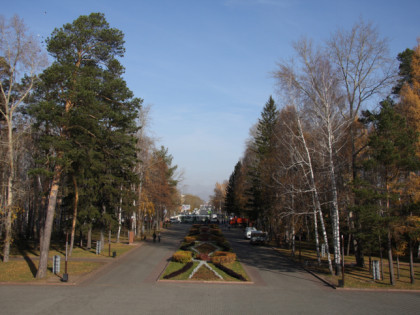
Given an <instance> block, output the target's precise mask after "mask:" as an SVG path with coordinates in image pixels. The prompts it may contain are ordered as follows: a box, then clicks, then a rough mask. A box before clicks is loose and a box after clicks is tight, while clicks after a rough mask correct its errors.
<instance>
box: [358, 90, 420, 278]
mask: <svg viewBox="0 0 420 315" xmlns="http://www.w3.org/2000/svg"><path fill="white" fill-rule="evenodd" d="M380 105H381V107H380V111H379V112H376V113H371V112H369V111H366V112H364V113H363V115H364V121H365V122H368V123H371V124H372V127H373V131H372V133H371V134H370V135H369V140H368V146H369V156H368V159H367V160H366V161H365V163H364V165H365V168H366V169H367V170H369V171H370V172H374V174H375V176H373V177H372V178H373V180H374V181H373V182H372V183H371V184H372V187H375V189H376V191H377V194H379V198H378V199H379V200H380V204H379V206H380V211H381V214H382V216H383V217H384V218H385V224H386V225H385V226H386V230H387V245H388V260H389V269H390V283H391V284H392V285H393V284H394V283H395V280H394V273H393V262H392V261H393V258H392V231H391V229H392V226H393V224H394V221H395V219H396V217H397V216H398V210H399V206H398V204H399V200H400V187H401V186H402V185H404V181H403V178H404V177H406V175H407V174H408V172H410V171H413V170H418V169H419V161H418V159H417V157H416V151H415V144H416V142H417V134H416V133H415V132H414V130H413V129H412V128H410V127H409V126H408V125H407V123H406V121H405V119H404V118H403V117H402V116H400V115H399V114H398V113H397V112H396V111H395V104H394V102H393V101H392V99H390V98H388V99H386V100H384V101H383V102H381V104H380Z"/></svg>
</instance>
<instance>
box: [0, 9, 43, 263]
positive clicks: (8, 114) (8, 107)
mask: <svg viewBox="0 0 420 315" xmlns="http://www.w3.org/2000/svg"><path fill="white" fill-rule="evenodd" d="M0 36H1V37H0V92H1V95H0V115H1V118H2V119H4V123H5V125H6V130H7V137H6V139H7V140H6V144H5V146H4V147H5V151H7V156H6V164H7V168H6V169H7V184H6V186H7V197H6V198H5V199H6V207H5V210H6V213H5V217H6V222H5V223H6V224H5V226H6V229H5V234H6V236H5V243H4V247H3V261H4V262H7V261H9V252H10V243H11V237H12V214H13V207H14V206H16V205H15V198H14V197H15V181H16V178H15V173H16V166H15V162H16V161H15V160H16V153H15V149H16V142H15V133H14V129H15V125H14V121H15V115H16V113H17V110H18V108H19V106H21V105H22V104H23V103H24V102H25V100H26V99H27V97H28V95H29V93H30V92H31V90H32V88H33V86H34V81H35V79H36V73H37V71H39V70H40V69H41V68H42V67H44V66H46V64H47V58H46V55H45V53H43V52H42V51H41V48H40V45H39V43H38V40H37V39H36V38H35V37H34V36H32V35H29V33H28V30H27V28H26V27H25V25H24V23H23V20H22V19H20V18H19V17H18V16H17V15H15V16H13V17H12V18H11V19H10V20H9V21H8V22H7V21H6V20H5V18H4V17H3V16H0Z"/></svg>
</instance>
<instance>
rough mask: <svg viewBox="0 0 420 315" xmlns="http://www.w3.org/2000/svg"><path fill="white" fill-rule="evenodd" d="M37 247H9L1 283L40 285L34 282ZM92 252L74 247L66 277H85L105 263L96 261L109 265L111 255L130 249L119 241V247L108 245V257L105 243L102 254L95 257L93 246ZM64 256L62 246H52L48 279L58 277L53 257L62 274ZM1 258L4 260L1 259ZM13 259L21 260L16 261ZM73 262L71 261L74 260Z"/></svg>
mask: <svg viewBox="0 0 420 315" xmlns="http://www.w3.org/2000/svg"><path fill="white" fill-rule="evenodd" d="M37 246H38V244H34V243H29V242H27V243H24V244H22V243H20V244H12V247H11V251H10V258H11V260H10V261H9V262H7V263H4V262H0V282H29V281H43V280H37V279H35V275H36V272H37V269H38V259H39V250H38V249H37ZM92 246H93V247H92V248H91V249H87V248H80V247H78V246H75V247H74V248H73V253H72V256H71V257H69V259H68V265H67V272H68V274H69V277H70V278H71V277H72V276H80V275H84V274H88V273H90V272H92V271H94V270H95V269H98V268H99V267H101V266H102V265H103V264H105V263H106V261H105V262H104V261H95V260H96V259H98V258H99V259H109V261H112V259H113V257H112V255H113V252H114V251H115V252H116V255H117V257H119V256H120V255H122V254H124V253H126V252H128V251H130V250H131V249H133V246H132V245H128V242H127V240H124V238H122V239H121V241H120V243H116V242H115V241H111V256H110V255H109V244H108V241H106V242H105V246H104V249H103V250H102V252H101V254H99V255H96V246H95V243H93V244H92ZM65 254H66V247H65V244H63V243H52V244H51V247H50V251H49V257H50V259H49V262H48V270H47V277H46V278H47V279H51V278H54V277H58V276H57V275H54V274H53V273H52V257H53V256H54V255H59V256H60V257H61V264H60V275H62V274H63V273H64V270H65V267H64V265H65ZM1 258H3V257H1ZM14 258H23V259H21V260H16V259H14ZM73 259H74V260H73Z"/></svg>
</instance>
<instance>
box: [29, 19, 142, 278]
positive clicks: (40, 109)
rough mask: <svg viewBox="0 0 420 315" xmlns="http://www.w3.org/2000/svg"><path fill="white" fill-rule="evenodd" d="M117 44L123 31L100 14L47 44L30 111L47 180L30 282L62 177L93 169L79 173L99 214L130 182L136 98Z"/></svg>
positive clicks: (41, 273)
mask: <svg viewBox="0 0 420 315" xmlns="http://www.w3.org/2000/svg"><path fill="white" fill-rule="evenodd" d="M123 45H124V40H123V33H122V32H121V31H119V30H117V29H113V28H110V26H109V24H108V23H107V21H106V20H105V17H104V15H103V14H101V13H92V14H90V15H89V16H80V17H79V18H78V19H76V20H75V21H74V22H73V23H69V24H65V25H64V26H63V27H62V28H59V29H55V30H54V31H53V33H52V35H51V37H50V38H48V39H47V50H48V52H49V53H50V54H51V56H52V57H53V58H54V62H53V64H52V65H51V66H50V67H49V68H48V69H46V70H45V71H44V73H43V74H42V75H41V84H40V85H39V87H38V91H37V93H38V99H40V100H41V101H40V102H38V103H35V104H32V106H31V108H30V112H31V114H32V115H33V117H34V118H35V121H36V123H35V126H36V127H37V129H38V132H39V133H40V139H41V141H40V145H41V146H42V147H43V148H44V150H45V152H47V155H46V156H45V159H46V160H47V161H48V164H47V165H49V171H50V174H51V180H52V182H51V186H50V187H51V188H50V191H49V193H48V206H47V214H46V219H45V228H44V233H43V236H42V237H41V240H40V250H41V254H40V264H39V269H38V273H37V278H43V277H45V275H46V269H47V259H48V251H49V245H50V239H51V232H52V224H53V217H54V212H55V208H56V202H57V195H58V192H59V189H60V185H61V183H62V179H63V176H64V175H66V174H69V173H71V171H72V170H75V169H74V168H75V166H76V165H78V167H79V168H84V166H85V165H91V166H93V169H94V171H93V172H87V173H85V174H87V175H88V176H93V177H96V180H97V182H98V185H97V186H95V187H97V188H98V189H100V191H101V193H102V194H101V195H100V196H99V197H98V199H97V202H98V203H99V204H100V205H101V206H102V208H101V210H102V213H103V212H104V210H105V211H106V209H107V206H108V205H115V204H116V203H117V202H118V200H119V198H117V197H116V196H119V195H120V194H121V185H122V183H123V182H127V181H128V182H129V181H130V180H132V179H133V176H132V174H131V173H130V169H132V166H133V164H134V163H133V161H134V158H135V153H134V152H135V149H134V144H135V142H134V137H133V134H134V133H135V131H136V126H135V121H134V119H135V117H136V116H137V110H138V108H139V107H140V105H141V100H139V99H135V98H133V95H132V93H131V91H129V89H128V88H127V87H126V85H125V82H124V80H123V79H122V78H121V75H122V73H123V71H124V69H123V67H122V66H121V64H120V63H119V61H118V60H117V58H118V57H122V56H123V54H124V51H125V50H124V46H123ZM78 172H79V171H78ZM76 173H77V172H76ZM90 193H91V194H94V193H98V191H96V192H93V191H91V192H90ZM95 206H98V205H95Z"/></svg>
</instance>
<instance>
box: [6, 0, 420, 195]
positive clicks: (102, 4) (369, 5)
mask: <svg viewBox="0 0 420 315" xmlns="http://www.w3.org/2000/svg"><path fill="white" fill-rule="evenodd" d="M0 8H1V14H2V15H4V16H5V17H6V18H10V17H11V16H12V15H13V14H17V15H19V16H20V17H21V18H23V19H24V22H25V24H26V25H27V26H28V28H29V30H30V31H31V32H32V33H34V34H37V35H39V37H40V39H45V38H46V37H48V36H49V35H50V34H51V32H52V31H53V30H54V28H56V27H61V26H62V25H63V24H65V23H71V22H72V21H73V20H75V19H76V18H77V17H79V16H80V15H87V14H90V13H91V12H102V13H104V14H105V17H106V19H107V21H108V22H109V24H110V26H111V27H114V28H118V29H120V30H121V31H123V33H124V34H125V41H126V54H125V57H124V59H123V60H122V63H123V65H124V66H125V68H126V74H125V79H126V81H127V84H128V86H129V87H130V89H131V90H132V91H133V92H134V94H135V96H137V97H140V98H143V99H144V104H148V105H151V106H152V110H151V114H150V118H151V124H150V127H149V133H151V135H152V136H153V137H155V138H156V139H157V144H158V145H159V146H160V145H164V146H165V147H168V148H169V152H170V154H172V155H173V157H174V164H177V165H178V166H179V169H181V170H183V171H184V181H183V182H182V183H181V185H180V188H181V190H182V192H183V193H192V194H196V195H199V196H200V197H201V198H203V199H204V200H208V196H209V195H211V194H212V193H213V188H214V185H215V183H216V182H217V181H219V182H222V181H223V180H227V179H228V178H229V176H230V174H231V173H232V171H233V169H234V166H235V164H236V163H237V161H238V160H239V159H240V158H241V156H242V154H243V151H244V148H245V141H246V139H247V138H248V137H249V129H250V128H251V127H252V125H253V124H255V123H256V122H257V119H258V118H259V116H260V113H261V110H262V108H263V106H264V104H265V102H266V101H267V100H268V98H269V96H270V95H273V97H274V98H276V96H275V82H274V80H273V79H272V78H271V76H270V72H272V71H274V70H275V69H276V62H278V61H280V60H285V59H289V58H290V57H292V56H293V51H292V48H291V44H292V42H293V41H295V40H298V39H300V38H301V37H303V36H305V37H307V38H312V39H314V41H315V42H316V43H322V41H323V40H326V39H327V38H328V37H329V35H330V34H331V32H333V31H335V30H336V29H337V28H344V29H350V28H351V26H352V25H353V24H354V23H355V22H357V21H358V20H359V18H363V19H364V20H365V21H370V22H372V23H373V24H374V25H375V26H376V27H377V28H378V30H379V33H380V34H381V36H383V37H387V38H388V39H389V44H390V52H391V55H392V56H396V55H397V54H398V53H399V52H401V51H403V50H405V49H406V48H413V47H414V46H415V45H416V38H417V37H419V36H420V1H418V0H399V1H387V0H380V1H377V0H372V1H370V0H352V1H350V0H346V1H340V0H316V1H312V0H131V1H126V0H119V1H115V0H114V1H109V0H102V1H99V0H97V1H94V0H84V1H81V0H72V1H60V0H13V1H10V0H9V1H5V0H1V1H0Z"/></svg>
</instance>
